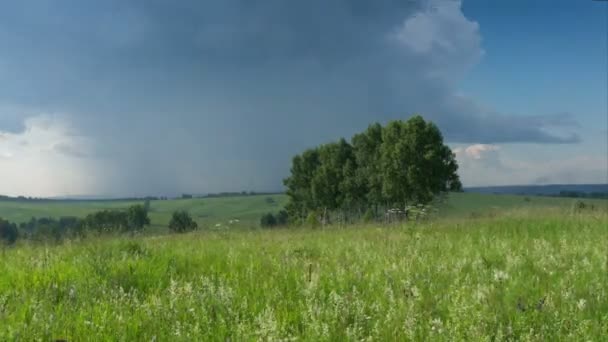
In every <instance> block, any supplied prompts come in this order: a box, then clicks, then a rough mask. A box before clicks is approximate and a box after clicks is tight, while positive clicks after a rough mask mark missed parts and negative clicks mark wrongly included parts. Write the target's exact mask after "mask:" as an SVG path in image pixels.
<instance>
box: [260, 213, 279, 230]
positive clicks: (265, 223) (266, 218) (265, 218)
mask: <svg viewBox="0 0 608 342" xmlns="http://www.w3.org/2000/svg"><path fill="white" fill-rule="evenodd" d="M276 225H277V219H276V218H275V217H274V215H273V214H272V213H266V214H264V215H262V218H261V219H260V226H262V227H264V228H270V227H274V226H276Z"/></svg>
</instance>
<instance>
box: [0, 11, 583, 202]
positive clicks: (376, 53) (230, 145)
mask: <svg viewBox="0 0 608 342" xmlns="http://www.w3.org/2000/svg"><path fill="white" fill-rule="evenodd" d="M0 51H1V52H0V76H1V77H2V78H3V79H4V80H5V82H3V83H2V84H0V105H1V104H3V103H5V104H8V105H14V106H23V107H26V108H36V109H39V110H41V111H45V112H60V113H65V114H67V115H69V116H70V117H71V120H72V121H73V124H74V125H75V126H76V127H77V128H78V129H79V130H81V132H82V134H83V135H86V136H89V137H91V139H92V140H94V141H96V144H97V146H96V148H95V151H96V153H98V155H99V156H101V157H100V158H103V159H104V160H105V161H106V162H107V165H108V168H109V169H111V170H109V171H107V172H105V171H100V176H99V177H100V180H102V181H103V182H104V184H106V186H107V189H109V190H108V191H111V192H116V191H128V192H131V193H133V192H137V193H152V192H172V191H177V192H179V191H190V190H200V191H218V190H239V189H243V188H257V189H278V188H280V179H281V178H282V177H283V176H285V174H286V172H287V170H288V167H289V165H288V164H289V158H290V156H291V155H292V154H293V153H295V152H298V151H299V150H301V149H302V148H304V147H308V146H311V145H315V144H318V143H320V142H324V141H327V140H332V139H335V138H337V137H339V136H350V135H351V134H352V133H354V132H355V131H358V130H361V129H363V128H364V127H365V126H366V125H367V124H369V123H370V122H372V121H386V120H389V119H396V118H407V116H408V115H411V114H412V113H421V114H423V115H424V116H426V117H427V118H429V119H431V120H433V121H435V122H436V123H437V124H438V125H439V126H440V128H441V129H442V130H443V131H444V133H445V136H446V138H447V140H449V141H453V142H474V143H477V142H481V143H493V142H539V143H570V142H576V141H578V137H577V136H576V135H572V134H567V135H566V136H561V135H555V134H552V133H550V132H551V131H550V129H551V128H554V127H556V126H557V127H558V128H566V129H570V128H573V127H575V122H573V121H572V118H571V117H570V116H568V115H563V114H560V115H549V116H511V115H508V116H507V115H501V114H496V113H493V112H489V111H487V110H484V109H481V108H480V106H478V105H477V104H476V103H475V102H474V101H472V100H471V99H469V98H466V97H460V96H457V95H455V92H454V85H455V83H457V82H458V81H459V80H460V77H461V76H462V74H464V73H466V71H467V70H468V68H470V67H472V66H474V64H475V63H476V62H477V61H478V60H479V58H481V55H482V54H483V51H482V50H481V47H480V37H479V32H478V27H477V25H476V24H475V23H473V22H471V21H468V20H467V19H466V18H464V17H463V16H462V13H461V11H460V4H459V3H458V2H455V1H450V0H446V1H431V2H418V1H388V0H384V1H363V0H351V1H346V0H343V1H332V2H327V1H321V0H311V1H300V2H286V1H279V0H270V1H264V2H252V1H244V0H241V1H238V0H234V1H178V2H173V1H117V0H114V1H104V2H96V3H85V2H83V1H61V2H59V1H42V0H41V1H28V0H24V1H19V2H13V3H9V4H3V5H2V6H0ZM2 118H5V119H4V120H3V119H2ZM18 119H23V117H20V118H17V117H15V115H13V117H9V116H8V115H7V116H4V115H3V116H1V118H0V131H5V130H16V129H18V127H19V126H18V123H19V120H18ZM64 150H65V149H64ZM72 152H73V151H72Z"/></svg>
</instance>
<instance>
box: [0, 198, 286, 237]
mask: <svg viewBox="0 0 608 342" xmlns="http://www.w3.org/2000/svg"><path fill="white" fill-rule="evenodd" d="M286 201H287V198H286V196H284V195H256V196H242V197H218V198H201V199H180V200H167V201H152V202H150V219H151V225H152V230H153V231H156V232H158V231H163V230H166V227H167V225H168V224H169V220H170V219H171V215H172V213H173V212H174V211H176V210H187V211H188V212H190V214H191V215H192V217H193V218H194V219H195V220H196V221H197V223H198V224H199V226H200V227H202V228H205V227H212V226H215V225H216V224H218V223H219V224H222V225H227V224H228V221H230V220H232V219H238V220H239V221H240V222H239V223H238V224H236V225H237V226H241V227H250V226H252V225H256V224H257V223H258V222H259V219H260V217H261V216H262V215H263V214H265V213H267V212H278V211H279V210H281V209H282V208H283V207H284V205H285V203H286ZM134 204H143V201H43V202H24V201H0V217H2V218H4V219H7V220H9V221H11V222H17V223H20V222H25V221H28V220H29V219H30V218H31V217H53V218H59V217H61V216H76V217H84V216H86V215H87V214H90V213H92V212H95V211H98V210H103V209H121V208H123V209H124V208H127V207H128V206H130V205H134Z"/></svg>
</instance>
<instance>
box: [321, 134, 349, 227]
mask: <svg viewBox="0 0 608 342" xmlns="http://www.w3.org/2000/svg"><path fill="white" fill-rule="evenodd" d="M352 163H354V155H353V150H352V146H350V144H349V143H347V142H346V140H344V139H340V140H339V141H338V142H335V143H329V144H325V145H321V146H320V147H319V167H318V168H317V169H316V171H315V173H314V176H313V178H312V183H311V188H312V193H313V198H314V203H315V204H316V205H317V208H320V209H322V213H323V222H326V221H327V220H328V210H329V211H331V210H335V209H339V208H342V207H343V205H344V204H345V202H346V199H347V198H350V196H349V194H348V193H347V192H346V191H344V190H345V185H346V184H347V183H348V179H347V178H345V173H344V167H345V166H347V165H349V166H350V167H351V168H353V169H354V165H353V164H352ZM352 173H353V177H354V170H353V172H352ZM347 189H348V188H347ZM348 190H350V189H348Z"/></svg>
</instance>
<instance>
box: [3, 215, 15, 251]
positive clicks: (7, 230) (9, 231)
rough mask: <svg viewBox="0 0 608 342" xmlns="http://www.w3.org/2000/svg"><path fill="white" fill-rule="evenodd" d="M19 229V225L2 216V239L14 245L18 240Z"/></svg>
mask: <svg viewBox="0 0 608 342" xmlns="http://www.w3.org/2000/svg"><path fill="white" fill-rule="evenodd" d="M18 237H19V231H18V230H17V225H16V224H14V223H11V222H9V221H6V220H4V219H2V218H0V240H2V241H3V242H4V243H6V244H8V245H12V244H14V243H15V242H16V241H17V238H18Z"/></svg>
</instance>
